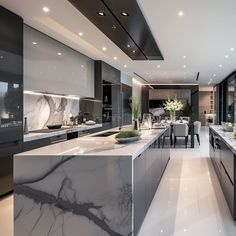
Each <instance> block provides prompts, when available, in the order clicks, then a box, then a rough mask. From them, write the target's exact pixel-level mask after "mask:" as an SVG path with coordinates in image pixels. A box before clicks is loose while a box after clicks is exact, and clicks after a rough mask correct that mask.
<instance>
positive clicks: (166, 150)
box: [159, 136, 170, 174]
mask: <svg viewBox="0 0 236 236" xmlns="http://www.w3.org/2000/svg"><path fill="white" fill-rule="evenodd" d="M159 143H160V148H161V152H162V153H161V159H162V174H163V173H164V171H165V169H166V166H167V164H168V161H169V159H170V147H169V146H167V145H164V143H163V136H161V137H160V141H159Z"/></svg>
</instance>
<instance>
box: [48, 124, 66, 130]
mask: <svg viewBox="0 0 236 236" xmlns="http://www.w3.org/2000/svg"><path fill="white" fill-rule="evenodd" d="M61 127H62V124H55V125H47V128H48V129H60V128H61Z"/></svg>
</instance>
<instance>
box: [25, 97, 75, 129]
mask: <svg viewBox="0 0 236 236" xmlns="http://www.w3.org/2000/svg"><path fill="white" fill-rule="evenodd" d="M78 113H79V100H77V99H71V98H64V97H52V96H49V95H31V94H24V117H27V123H28V129H29V131H32V130H38V129H44V128H46V125H50V124H63V121H64V120H68V119H69V115H70V114H71V115H72V116H77V115H78Z"/></svg>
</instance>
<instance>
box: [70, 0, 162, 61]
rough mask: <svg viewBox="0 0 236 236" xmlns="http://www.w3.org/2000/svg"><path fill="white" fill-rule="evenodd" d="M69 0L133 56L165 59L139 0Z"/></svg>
mask: <svg viewBox="0 0 236 236" xmlns="http://www.w3.org/2000/svg"><path fill="white" fill-rule="evenodd" d="M68 1H69V2H71V3H72V4H73V5H74V6H75V7H76V8H77V9H78V10H79V11H80V12H81V13H82V14H83V15H85V16H86V17H87V18H88V19H89V20H90V21H91V22H92V23H93V24H94V25H96V27H97V28H99V29H100V30H101V31H102V32H103V33H104V34H105V35H106V36H107V37H108V38H110V39H111V40H112V41H113V42H114V43H115V44H116V45H117V46H118V47H119V48H120V49H121V50H122V51H123V52H125V53H126V54H127V55H128V56H129V57H130V58H131V59H132V60H163V56H162V54H161V52H160V50H159V48H158V46H157V44H156V42H155V40H154V37H153V35H152V33H151V31H150V29H149V27H148V25H147V22H146V20H145V18H144V17H143V14H142V12H141V10H140V8H139V6H138V4H137V2H136V0H118V1H117V0H86V1H85V0H68ZM98 12H103V13H104V14H105V16H100V15H99V14H98ZM122 12H127V13H128V16H123V15H122V14H121V13H122Z"/></svg>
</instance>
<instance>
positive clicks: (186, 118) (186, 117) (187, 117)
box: [181, 116, 190, 122]
mask: <svg viewBox="0 0 236 236" xmlns="http://www.w3.org/2000/svg"><path fill="white" fill-rule="evenodd" d="M181 118H182V119H183V120H186V121H188V122H190V117H189V116H181Z"/></svg>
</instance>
